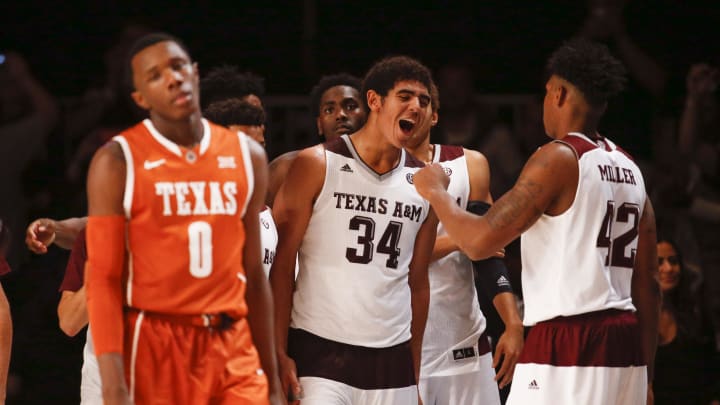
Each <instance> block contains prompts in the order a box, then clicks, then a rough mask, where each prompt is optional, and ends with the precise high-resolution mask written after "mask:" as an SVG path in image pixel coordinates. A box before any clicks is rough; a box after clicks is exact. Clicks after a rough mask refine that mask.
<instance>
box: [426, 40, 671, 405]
mask: <svg viewBox="0 0 720 405" xmlns="http://www.w3.org/2000/svg"><path fill="white" fill-rule="evenodd" d="M547 69H548V76H549V78H548V80H547V82H546V84H545V89H546V93H545V99H544V104H543V106H544V107H543V123H544V125H545V132H546V133H547V134H548V136H550V137H551V138H552V139H553V140H552V141H551V142H550V143H548V144H546V145H544V146H542V147H541V148H540V149H538V150H537V151H536V152H535V153H534V154H533V155H532V156H531V157H530V159H529V160H528V162H527V164H526V165H525V167H524V168H523V170H522V172H521V173H520V176H519V178H518V180H517V182H516V183H515V185H514V186H513V188H512V189H511V190H510V191H508V192H507V193H506V194H505V195H503V196H502V197H501V198H500V199H498V200H497V201H496V202H495V204H494V205H493V206H492V207H490V209H489V210H488V212H487V214H485V215H484V216H478V215H474V214H472V213H468V212H466V211H465V210H463V209H461V208H459V207H458V206H457V203H456V202H455V199H454V198H453V197H452V196H451V195H449V194H448V193H447V192H446V191H445V189H444V188H446V187H447V184H448V176H446V175H445V173H444V171H443V170H442V167H440V166H439V165H435V164H433V165H432V166H428V167H426V168H424V169H422V170H421V171H419V172H418V173H417V174H416V175H415V187H416V188H417V190H418V192H420V194H422V195H423V196H424V197H425V198H427V199H428V200H429V201H430V203H431V204H432V206H433V207H434V208H435V210H436V211H437V213H438V217H439V218H440V220H441V221H442V224H443V226H445V229H446V230H447V233H448V235H450V237H451V238H452V239H453V240H454V241H455V242H456V243H457V244H458V245H459V246H460V247H461V249H462V250H463V251H464V252H465V253H466V254H468V256H470V257H471V258H474V259H480V258H485V257H488V256H490V255H492V254H493V252H495V251H496V250H497V249H499V248H501V247H502V246H505V245H506V244H507V243H509V242H510V241H512V240H513V239H515V238H517V237H518V236H520V235H521V234H522V267H523V269H522V290H523V298H524V301H525V313H524V318H523V322H524V324H525V326H531V327H532V328H531V329H530V332H529V334H528V336H527V340H526V343H525V346H524V349H523V352H522V354H521V355H520V358H519V360H518V363H517V365H516V367H515V374H514V377H513V385H512V387H511V389H510V396H509V397H508V402H507V403H508V404H512V405H517V404H534V405H561V404H567V405H570V404H573V405H574V404H616V405H635V404H644V403H645V402H646V400H647V401H648V402H650V403H652V377H653V362H654V358H655V349H656V347H657V336H658V316H659V303H660V294H659V288H658V285H657V282H656V280H655V277H654V276H655V273H656V271H657V253H656V249H657V246H656V241H655V239H656V232H655V216H654V213H653V209H652V204H651V203H650V199H649V198H648V197H647V194H646V191H645V183H644V180H643V177H642V173H641V172H640V169H639V168H638V166H637V165H636V164H635V163H634V162H633V160H632V158H631V157H630V156H629V155H628V154H627V153H626V152H625V151H623V150H622V149H621V148H619V147H618V146H617V145H615V143H613V142H612V141H611V140H609V139H608V138H606V137H604V136H603V135H601V134H600V133H598V124H599V122H600V119H601V117H602V116H603V113H604V112H605V109H606V108H607V102H608V99H609V98H611V97H612V96H614V95H616V94H617V93H619V92H620V91H621V90H622V88H623V84H624V82H625V76H624V73H625V69H624V68H623V66H622V64H621V63H620V62H619V61H618V60H617V59H615V58H614V57H613V56H612V55H611V54H610V52H609V50H608V49H607V47H606V46H604V45H600V44H596V43H592V42H589V41H585V40H573V41H570V42H567V43H565V44H563V45H562V46H561V47H559V48H558V49H557V50H556V51H555V52H554V53H553V54H552V56H551V57H550V58H549V60H548V64H547Z"/></svg>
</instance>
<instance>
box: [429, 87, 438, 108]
mask: <svg viewBox="0 0 720 405" xmlns="http://www.w3.org/2000/svg"><path fill="white" fill-rule="evenodd" d="M430 106H431V107H432V110H433V112H436V111H437V110H439V109H440V89H438V86H436V85H435V83H433V84H432V86H430Z"/></svg>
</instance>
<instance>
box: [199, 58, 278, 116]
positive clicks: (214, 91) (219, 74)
mask: <svg viewBox="0 0 720 405" xmlns="http://www.w3.org/2000/svg"><path fill="white" fill-rule="evenodd" d="M250 94H254V95H256V96H258V97H262V96H264V95H265V79H263V78H262V77H260V76H258V75H256V74H254V73H251V72H240V70H239V69H238V67H237V66H231V65H223V66H219V67H216V68H213V69H212V70H210V71H209V72H208V74H207V75H206V76H205V77H203V78H202V79H200V108H201V109H203V110H205V108H207V106H209V105H210V104H213V103H214V102H216V101H222V100H227V99H229V98H245V97H247V96H249V95H250Z"/></svg>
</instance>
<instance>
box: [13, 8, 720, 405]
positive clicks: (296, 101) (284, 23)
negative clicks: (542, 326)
mask: <svg viewBox="0 0 720 405" xmlns="http://www.w3.org/2000/svg"><path fill="white" fill-rule="evenodd" d="M471 3H475V4H471ZM618 3H623V1H622V0H604V1H603V0H597V1H583V0H579V1H547V0H543V1H524V0H523V1H476V2H460V1H435V2H427V1H417V2H375V1H370V2H349V3H347V2H335V1H329V0H305V1H300V0H298V1H268V2H263V1H260V2H243V1H237V2H231V3H228V2H222V3H221V2H202V4H201V3H200V2H191V1H184V0H178V1H173V2H170V1H168V2H156V1H147V2H133V1H130V2H117V1H109V2H67V3H63V2H49V1H47V2H41V1H37V0H31V1H18V0H10V1H4V2H2V4H0V53H2V54H3V55H5V54H11V53H12V54H16V55H19V57H21V58H23V59H24V61H25V63H26V64H27V69H28V71H29V72H30V74H31V75H32V76H34V77H35V79H37V81H38V82H39V83H40V84H41V85H42V86H43V87H44V88H45V89H46V90H47V92H48V93H50V94H51V95H52V97H53V98H54V100H55V102H56V103H57V105H58V108H59V111H60V114H59V118H58V120H57V123H56V124H54V127H53V129H52V131H51V132H50V133H49V135H47V136H46V137H45V138H44V139H41V140H40V141H41V142H39V143H40V144H41V145H39V146H38V147H37V148H35V149H34V150H32V151H30V152H28V153H30V154H31V155H32V157H31V158H29V159H27V160H26V161H25V163H23V164H22V165H21V167H17V166H12V167H11V166H10V165H11V164H12V159H10V157H12V156H14V155H17V154H20V153H25V152H27V151H25V150H24V149H26V148H29V145H31V144H33V142H32V140H30V139H28V140H27V142H23V144H21V145H18V144H16V143H12V142H7V143H6V141H5V140H4V139H3V137H4V135H5V130H6V128H7V127H9V126H10V125H11V124H12V120H13V119H15V118H17V116H16V115H15V116H13V115H12V114H11V112H12V111H15V110H17V108H15V107H17V105H16V104H18V103H20V101H18V100H17V99H15V98H13V97H14V96H13V94H11V92H9V91H6V89H8V88H9V86H8V83H10V82H11V81H12V80H13V78H11V77H8V74H7V72H5V71H4V70H3V69H4V67H2V66H0V93H3V95H2V98H0V107H1V108H0V112H2V114H0V117H1V118H2V121H0V168H2V171H0V200H8V199H14V198H18V197H17V194H16V193H15V192H9V191H7V192H6V190H11V189H12V188H11V187H12V186H11V184H16V183H18V181H19V184H21V186H22V188H21V198H22V199H23V201H24V202H23V209H22V210H21V212H23V214H22V215H21V216H20V217H14V218H13V220H12V221H10V222H11V224H12V226H13V231H14V232H13V242H12V248H11V253H10V255H9V256H10V258H11V264H12V265H13V272H12V273H10V274H8V275H6V276H4V278H3V279H2V280H1V282H2V286H3V288H4V289H5V291H6V294H7V296H8V300H9V302H10V305H11V309H12V318H13V328H14V336H13V350H12V360H11V365H10V375H9V378H8V393H7V403H9V404H21V403H22V404H25V403H27V404H66V403H67V404H72V403H78V402H79V384H80V368H81V364H82V347H83V344H84V339H85V338H84V336H85V331H84V330H83V331H81V332H80V333H79V334H78V335H77V336H76V337H74V338H70V337H67V336H65V335H64V334H63V333H62V332H61V331H60V329H59V327H58V318H57V312H56V308H57V303H58V300H59V296H60V295H59V292H58V286H59V284H60V281H61V280H62V276H63V272H64V268H65V267H64V266H65V264H66V262H67V257H68V252H67V251H64V250H62V249H59V248H57V247H52V248H51V249H50V251H49V252H48V254H46V255H34V254H31V253H29V252H28V251H27V249H26V248H25V245H24V243H23V240H22V239H23V233H24V229H25V227H26V226H27V225H28V224H29V223H30V222H31V221H32V220H33V219H35V218H39V217H50V218H56V219H62V218H67V217H72V216H83V215H85V207H86V203H85V191H84V181H85V175H86V170H87V165H88V163H89V158H90V156H91V155H92V152H93V151H94V150H95V149H96V148H97V147H98V146H99V143H98V142H97V141H95V142H94V141H93V138H92V137H93V136H95V135H97V133H98V132H102V131H103V130H105V131H107V130H108V128H117V127H119V126H120V125H123V124H124V123H125V122H126V117H127V115H126V113H127V111H128V109H129V107H128V104H127V100H126V98H127V94H121V92H118V91H117V90H116V89H117V86H118V84H117V83H118V77H121V75H122V71H121V70H120V69H122V66H123V54H122V51H121V50H122V49H125V48H123V46H127V45H126V44H125V43H124V42H123V41H126V38H127V37H128V36H131V35H132V33H134V32H138V31H142V30H160V31H166V32H168V33H171V34H173V35H175V36H177V37H179V38H180V39H182V40H183V41H184V42H185V43H186V45H187V46H188V48H189V50H190V52H191V54H192V57H193V58H194V59H195V60H196V61H197V62H198V64H199V67H200V74H201V76H202V75H203V73H204V72H207V71H208V69H210V68H213V67H216V66H219V65H222V64H230V65H237V66H239V67H240V69H241V70H243V71H245V70H247V71H252V72H254V73H256V74H258V75H260V76H262V77H263V78H264V79H265V87H266V95H265V97H264V102H265V105H266V108H267V113H268V120H267V124H266V125H267V134H266V138H267V144H268V155H269V158H271V159H272V158H273V157H275V156H277V155H279V154H281V153H283V152H285V151H289V150H293V149H297V148H300V147H304V146H308V145H311V144H313V143H315V142H317V140H318V138H317V135H316V131H315V124H314V118H313V117H311V116H310V112H309V109H308V107H307V104H308V97H307V95H308V93H309V91H310V89H311V88H312V86H313V85H314V84H315V83H316V82H317V81H318V79H319V78H320V77H321V76H322V75H325V74H330V73H337V72H348V73H351V74H355V75H358V76H362V75H363V74H364V72H365V70H366V69H367V68H368V67H369V66H370V65H371V64H372V63H373V62H374V61H376V60H378V59H380V58H382V57H384V56H387V55H395V54H407V55H410V56H413V57H416V58H418V59H420V60H421V61H422V62H424V63H425V64H426V65H428V66H429V67H430V68H431V69H433V71H434V72H435V75H436V76H435V79H436V81H437V82H438V84H439V87H440V92H441V109H440V122H441V123H442V120H443V112H444V111H443V105H447V110H446V111H448V110H450V111H448V114H451V113H458V111H459V113H462V112H463V111H465V112H467V111H466V110H463V108H466V107H467V106H463V105H461V106H456V105H455V103H453V101H454V100H455V101H456V100H458V99H460V97H461V96H462V95H463V94H466V93H469V94H471V95H472V97H471V100H470V101H469V102H468V105H469V106H470V107H469V108H470V109H471V110H472V111H473V112H471V113H470V114H474V113H476V112H480V111H482V112H483V114H484V115H482V116H483V117H486V116H487V117H490V118H488V123H489V124H488V126H487V128H488V134H489V133H490V132H492V131H496V130H500V129H502V130H504V131H505V133H506V134H509V135H508V136H510V138H509V139H511V141H510V145H516V144H518V143H522V141H520V140H518V139H520V137H523V136H525V135H528V133H529V135H528V136H529V137H531V138H532V136H533V135H538V133H539V135H540V136H539V139H540V140H537V139H538V137H536V138H534V139H535V140H534V142H536V143H537V145H539V144H540V143H541V142H542V133H541V132H542V127H541V122H542V121H541V118H540V117H541V111H542V110H541V108H540V106H541V104H539V102H538V100H541V97H542V95H543V92H544V87H543V85H544V76H543V70H544V69H543V68H544V64H545V61H546V59H547V57H548V55H549V53H550V52H551V51H552V50H553V49H554V48H556V47H557V46H558V45H559V44H560V43H562V42H563V41H564V40H567V39H569V38H571V37H573V36H576V35H584V36H589V37H592V38H594V39H598V40H600V41H603V42H605V43H607V44H608V45H609V46H610V49H611V50H612V51H613V52H614V53H615V54H616V55H617V56H618V57H619V58H620V59H621V60H622V61H623V62H624V63H625V64H626V65H627V67H628V70H629V73H630V74H629V77H630V81H629V83H628V88H627V90H626V91H625V92H624V93H622V94H621V95H620V96H619V97H618V99H616V100H612V101H611V103H610V107H609V110H608V112H607V117H606V120H605V121H603V125H604V130H605V131H606V134H607V135H608V137H610V138H612V139H613V140H616V141H617V142H618V143H619V144H621V145H623V146H624V147H625V149H627V150H628V151H629V152H630V153H631V154H632V155H634V156H635V157H636V159H637V160H638V162H640V166H641V168H642V169H643V171H645V172H646V174H645V176H646V179H647V183H648V184H647V185H648V192H649V193H650V195H651V197H652V199H653V203H654V205H655V207H656V210H657V211H658V224H659V225H660V226H666V227H668V228H670V229H671V230H672V232H680V233H682V229H686V230H690V231H692V233H693V235H694V239H693V240H695V242H694V245H693V246H694V247H693V248H691V249H689V251H688V254H687V255H686V258H687V259H688V260H690V261H693V263H691V264H695V265H696V266H695V267H696V268H697V272H698V273H699V274H703V275H704V280H705V283H706V290H709V291H710V292H708V293H707V297H708V298H707V300H706V302H705V307H706V309H707V310H708V312H710V313H712V315H711V319H712V320H713V324H714V325H715V328H716V329H715V330H716V331H718V330H720V328H717V327H718V326H720V309H718V308H720V304H718V302H717V300H718V298H717V297H720V258H719V257H718V256H719V255H718V254H717V252H718V251H720V237H718V236H717V235H718V234H720V231H717V229H718V228H717V226H718V223H720V214H717V212H720V211H715V216H714V217H713V216H711V215H710V216H707V217H703V216H699V217H698V216H697V215H694V214H693V213H692V210H691V209H690V207H692V204H691V203H690V201H693V200H692V199H693V198H703V199H705V200H707V201H709V203H711V204H718V205H717V206H720V181H719V180H718V178H720V175H719V172H720V170H719V169H718V167H719V166H720V159H719V158H718V156H720V155H719V153H718V151H720V132H718V131H717V130H718V129H720V126H718V125H717V124H716V126H715V127H713V128H714V129H715V130H716V131H715V132H713V133H710V134H709V135H707V139H706V140H707V141H708V143H709V144H710V145H714V148H715V149H714V152H713V151H711V152H710V153H709V154H705V155H699V157H691V158H681V157H680V155H678V154H677V153H675V151H676V150H677V148H676V147H675V142H676V141H677V139H678V135H677V134H678V127H679V124H678V123H679V121H680V119H681V116H682V112H683V108H684V105H685V102H686V94H687V89H686V82H687V76H688V72H689V69H690V68H691V66H693V65H694V64H697V63H702V62H704V63H708V64H709V65H710V66H712V67H715V69H717V67H718V66H720V40H719V39H718V38H720V35H719V34H720V12H719V11H720V2H718V1H714V2H698V1H692V0H690V1H680V0H656V1H651V0H628V1H627V2H625V3H627V4H625V6H624V8H623V9H622V12H621V16H620V17H619V18H617V19H613V20H612V21H610V19H607V20H603V18H605V16H604V15H603V14H602V12H601V11H600V10H605V8H603V7H615V4H618ZM621 36H622V38H620V37H621ZM628 43H630V44H631V47H630V48H628ZM453 68H454V69H455V70H453ZM648 69H650V70H648ZM448 71H449V72H455V76H453V75H451V74H450V73H447V72H448ZM458 71H460V72H462V73H457V72H458ZM441 72H445V73H446V75H444V76H442V80H441V77H440V73H441ZM653 72H654V73H653ZM445 73H444V74H445ZM463 75H464V76H463ZM715 75H716V78H715V79H716V80H717V81H720V76H718V73H717V71H716V72H715ZM446 76H447V77H446ZM649 78H657V80H655V81H653V80H649ZM444 84H445V87H443V85H444ZM715 95H716V96H717V91H715ZM718 99H719V100H720V98H718ZM93 100H97V101H93ZM446 100H447V102H446ZM103 103H105V104H103ZM104 105H106V106H110V107H108V110H107V111H102V112H98V111H96V110H97V109H102V108H103V106H104ZM93 107H95V108H93ZM453 108H457V109H458V111H452V109H453ZM83 109H85V110H86V111H87V113H81V114H78V113H77V112H78V111H84V110H83ZM20 110H22V108H20ZM9 111H10V112H9ZM73 112H74V113H75V114H73ZM485 113H487V114H485ZM93 114H94V115H93ZM715 114H718V113H717V112H715ZM78 115H79V117H78ZM93 116H98V117H102V118H98V119H97V121H95V122H89V121H90V120H91V118H90V117H93ZM446 116H449V115H446ZM130 123H132V122H130ZM493 133H496V132H493ZM485 135H486V134H481V135H480V137H479V138H474V139H472V142H471V143H472V144H471V145H467V146H469V147H473V148H476V149H479V150H480V151H482V152H484V153H485V154H486V155H487V156H488V159H489V162H490V167H491V170H492V172H493V176H495V175H496V173H497V174H498V179H501V178H502V175H503V174H504V173H505V172H506V171H505V169H504V166H503V165H504V164H505V163H506V160H505V157H504V154H503V152H504V150H502V148H500V149H498V147H497V144H495V143H493V142H486V139H484V138H483V137H484V136H485ZM438 136H439V135H437V134H433V137H438ZM488 136H489V135H488ZM513 139H515V140H516V141H512V140H513ZM438 141H441V138H438ZM494 145H495V146H494ZM16 148H17V149H16ZM528 148H529V146H527V145H526V146H525V147H522V146H518V153H519V156H522V157H523V158H526V157H527V153H528V151H530V152H531V150H532V148H530V149H528ZM20 149H22V151H20ZM711 149H712V148H711ZM713 153H714V154H713ZM516 156H517V154H516ZM693 156H694V155H693ZM2 160H5V161H2ZM8 162H10V163H8ZM693 164H696V165H699V166H700V167H701V168H704V167H706V166H708V165H709V169H708V171H707V173H709V175H708V176H709V177H708V176H705V177H702V179H703V180H702V181H703V182H704V183H703V184H704V185H705V188H704V189H703V190H704V191H698V193H699V194H693V192H687V193H684V194H683V193H681V192H680V191H678V190H684V191H687V190H685V189H684V188H683V185H684V184H687V182H686V181H685V180H683V179H685V178H684V177H681V176H679V175H678V177H677V178H675V177H673V178H672V179H667V178H666V177H668V176H670V177H672V176H671V174H676V173H686V172H688V171H691V169H690V168H689V166H692V165H693ZM693 167H694V166H693ZM713 170H714V171H713ZM713 174H714V177H713ZM512 180H513V178H512V170H507V176H506V178H504V183H503V182H500V180H498V182H499V183H498V184H493V192H494V194H495V195H496V197H499V195H498V194H501V193H502V192H503V191H505V190H507V187H508V184H510V185H511V184H512ZM684 191H683V192H684ZM5 207H6V205H3V204H2V203H1V202H0V216H5V215H9V214H7V213H6V212H3V211H2V210H4V209H5ZM13 212H17V211H13ZM679 213H681V214H682V215H685V217H683V218H687V220H686V221H685V222H681V223H680V224H678V223H677V218H680V216H679V215H681V214H679ZM678 229H680V231H678ZM693 249H694V250H693ZM516 250H517V249H516V248H512V247H510V248H508V258H507V260H508V265H509V267H510V268H511V270H513V272H514V273H513V274H515V276H516V277H515V280H514V283H515V284H516V290H518V291H519V289H520V288H519V276H518V272H519V264H518V259H517V255H515V256H513V252H516ZM706 251H710V252H716V253H715V254H714V255H711V256H712V257H709V258H708V257H705V255H704V254H703V252H706ZM713 297H715V298H713ZM718 336H720V334H719V335H718Z"/></svg>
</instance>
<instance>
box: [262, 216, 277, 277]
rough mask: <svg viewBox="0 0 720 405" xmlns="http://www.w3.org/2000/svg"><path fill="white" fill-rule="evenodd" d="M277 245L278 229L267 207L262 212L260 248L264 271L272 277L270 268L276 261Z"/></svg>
mask: <svg viewBox="0 0 720 405" xmlns="http://www.w3.org/2000/svg"><path fill="white" fill-rule="evenodd" d="M277 243H278V233H277V227H275V221H274V220H273V217H272V212H271V211H270V208H269V207H265V209H264V210H262V211H260V248H261V249H262V252H261V255H260V257H262V264H263V270H265V275H266V276H270V267H271V266H272V264H273V260H275V250H276V249H277Z"/></svg>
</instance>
